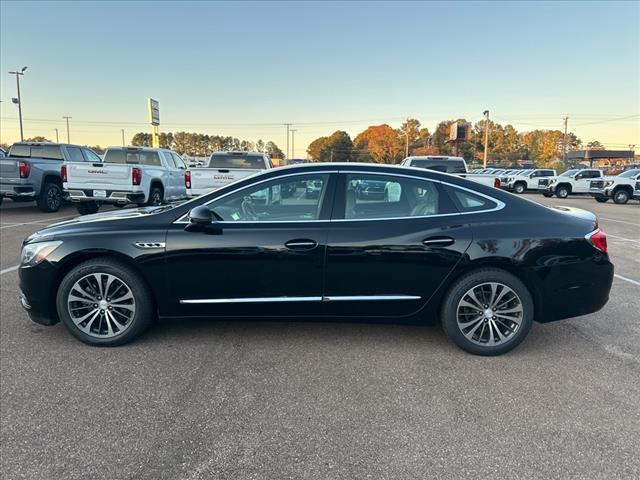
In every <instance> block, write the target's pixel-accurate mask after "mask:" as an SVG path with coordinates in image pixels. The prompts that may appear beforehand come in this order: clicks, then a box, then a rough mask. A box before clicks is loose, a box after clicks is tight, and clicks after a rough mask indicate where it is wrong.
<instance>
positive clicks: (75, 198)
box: [65, 188, 146, 205]
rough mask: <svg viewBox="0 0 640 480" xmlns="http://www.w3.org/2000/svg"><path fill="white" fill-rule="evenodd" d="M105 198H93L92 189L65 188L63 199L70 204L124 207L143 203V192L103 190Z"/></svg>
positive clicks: (144, 198) (144, 199) (144, 197)
mask: <svg viewBox="0 0 640 480" xmlns="http://www.w3.org/2000/svg"><path fill="white" fill-rule="evenodd" d="M105 192H106V197H95V196H94V195H93V189H78V188H65V197H66V198H67V199H68V200H71V201H72V202H101V203H116V204H122V205H126V204H128V203H144V202H145V201H146V196H145V194H144V192H125V191H121V190H105Z"/></svg>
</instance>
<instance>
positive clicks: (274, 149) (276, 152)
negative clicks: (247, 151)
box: [265, 141, 284, 159]
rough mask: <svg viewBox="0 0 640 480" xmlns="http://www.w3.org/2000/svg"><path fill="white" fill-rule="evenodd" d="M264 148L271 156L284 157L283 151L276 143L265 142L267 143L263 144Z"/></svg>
mask: <svg viewBox="0 0 640 480" xmlns="http://www.w3.org/2000/svg"><path fill="white" fill-rule="evenodd" d="M265 150H266V152H267V155H269V157H271V158H280V159H282V158H284V152H283V151H282V150H280V147H278V145H276V144H275V143H274V142H271V141H269V142H267V144H266V145H265Z"/></svg>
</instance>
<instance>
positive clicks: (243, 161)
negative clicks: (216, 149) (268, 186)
mask: <svg viewBox="0 0 640 480" xmlns="http://www.w3.org/2000/svg"><path fill="white" fill-rule="evenodd" d="M209 167H210V168H246V169H253V170H264V168H265V161H264V157H263V156H262V155H242V154H240V155H238V154H230V153H214V154H213V155H211V161H210V162H209Z"/></svg>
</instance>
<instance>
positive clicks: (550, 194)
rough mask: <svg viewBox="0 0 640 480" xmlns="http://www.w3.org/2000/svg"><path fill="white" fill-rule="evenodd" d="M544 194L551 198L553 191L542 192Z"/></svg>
mask: <svg viewBox="0 0 640 480" xmlns="http://www.w3.org/2000/svg"><path fill="white" fill-rule="evenodd" d="M542 196H544V197H547V198H551V197H553V193H551V192H542Z"/></svg>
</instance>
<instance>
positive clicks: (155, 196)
mask: <svg viewBox="0 0 640 480" xmlns="http://www.w3.org/2000/svg"><path fill="white" fill-rule="evenodd" d="M163 202H164V193H163V192H162V188H160V187H151V190H150V191H149V199H148V200H147V206H158V205H162V203H163Z"/></svg>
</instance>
